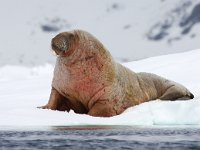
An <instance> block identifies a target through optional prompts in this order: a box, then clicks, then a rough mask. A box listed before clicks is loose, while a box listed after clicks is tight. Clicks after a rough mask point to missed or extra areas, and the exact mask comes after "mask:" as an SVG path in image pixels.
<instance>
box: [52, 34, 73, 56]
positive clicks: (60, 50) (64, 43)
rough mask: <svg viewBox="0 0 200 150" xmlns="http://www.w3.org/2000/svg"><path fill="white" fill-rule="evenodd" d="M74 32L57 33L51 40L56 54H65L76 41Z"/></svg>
mask: <svg viewBox="0 0 200 150" xmlns="http://www.w3.org/2000/svg"><path fill="white" fill-rule="evenodd" d="M74 39H75V37H74V34H73V33H70V32H62V33H60V34H58V35H56V36H55V37H54V38H53V39H52V41H51V47H52V50H53V51H54V52H55V53H56V55H60V56H65V55H66V54H67V53H68V52H69V51H70V47H71V45H72V44H73V42H74Z"/></svg>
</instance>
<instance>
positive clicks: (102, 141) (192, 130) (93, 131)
mask: <svg viewBox="0 0 200 150" xmlns="http://www.w3.org/2000/svg"><path fill="white" fill-rule="evenodd" d="M0 149H6V150H7V149H9V150H11V149H14V150H21V149H30V150H31V149H72V150H75V149H77V150H83V149H87V150H93V149H97V150H98V149H99V150H100V149H104V150H105V149H109V150H110V149H114V150H115V149H116V150H118V149H136V150H140V149H141V150H143V149H144V150H148V149H149V150H156V149H157V150H160V149H162V150H163V149H170V150H171V149H175V150H188V149H200V128H199V127H190V126H189V127H188V126H185V127H160V126H159V127H157V126H156V127H155V126H152V127H141V126H67V127H40V128H27V127H20V128H13V127H2V128H1V130H0Z"/></svg>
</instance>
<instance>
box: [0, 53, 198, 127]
mask: <svg viewBox="0 0 200 150" xmlns="http://www.w3.org/2000/svg"><path fill="white" fill-rule="evenodd" d="M199 58H200V50H193V51H189V52H184V53H179V54H171V55H164V56H158V57H152V58H148V59H144V60H140V61H135V62H130V63H126V64H124V65H125V66H127V67H128V68H130V69H132V70H133V71H135V72H141V71H143V72H151V73H156V74H158V75H161V76H163V77H165V78H168V79H171V80H174V81H176V82H179V83H181V84H183V85H184V86H186V87H187V88H188V89H189V90H190V91H191V92H192V93H193V94H194V95H195V98H194V99H193V100H189V101H174V102H172V101H160V100H155V101H151V102H146V103H143V104H140V105H137V106H134V107H131V108H129V109H128V110H126V111H125V112H124V113H123V114H121V115H119V116H114V117H111V118H100V117H92V116H88V115H81V114H76V113H74V112H73V111H70V112H69V113H68V112H59V111H52V110H44V109H38V108H37V106H41V105H44V104H46V103H47V102H48V98H49V94H50V89H51V80H52V76H53V68H54V67H53V66H52V65H49V64H46V65H44V66H39V67H32V68H27V67H21V66H4V67H1V68H0V103H1V105H0V126H71V125H200V117H199V116H200V69H199V65H200V59H199Z"/></svg>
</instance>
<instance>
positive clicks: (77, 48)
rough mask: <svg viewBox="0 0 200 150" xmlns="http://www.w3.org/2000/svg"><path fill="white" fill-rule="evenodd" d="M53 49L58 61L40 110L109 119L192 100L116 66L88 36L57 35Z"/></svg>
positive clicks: (168, 84)
mask: <svg viewBox="0 0 200 150" xmlns="http://www.w3.org/2000/svg"><path fill="white" fill-rule="evenodd" d="M52 48H53V50H54V51H55V52H56V54H57V55H58V57H57V62H56V66H55V70H54V77H53V81H52V91H51V95H50V99H49V102H48V104H47V105H45V106H42V108H45V109H53V110H60V111H69V110H70V109H72V110H74V111H75V112H76V113H84V114H89V115H92V116H101V117H110V116H115V115H118V114H121V113H122V112H123V111H124V110H125V109H127V108H128V107H131V106H134V105H138V104H140V103H143V102H147V101H150V100H155V99H161V100H176V99H191V98H193V97H194V96H193V95H192V94H191V93H190V92H189V91H188V90H187V89H186V88H185V87H183V86H182V85H180V84H178V83H176V82H173V81H170V80H167V79H164V78H162V77H160V76H157V75H154V74H149V73H135V72H133V71H131V70H129V69H128V68H126V67H124V66H122V65H121V64H118V63H116V62H115V61H114V60H113V58H112V56H111V54H110V53H109V51H108V50H106V48H105V47H104V46H103V45H102V44H101V42H99V41H98V40H97V39H96V38H95V37H94V36H92V35H91V34H89V33H88V32H85V31H81V30H74V31H71V32H63V33H60V34H58V35H57V36H56V37H55V38H53V39H52Z"/></svg>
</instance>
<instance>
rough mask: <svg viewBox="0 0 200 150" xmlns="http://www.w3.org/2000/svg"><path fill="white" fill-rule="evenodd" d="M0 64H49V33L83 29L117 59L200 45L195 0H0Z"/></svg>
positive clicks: (199, 3) (199, 0)
mask: <svg viewBox="0 0 200 150" xmlns="http://www.w3.org/2000/svg"><path fill="white" fill-rule="evenodd" d="M0 17H1V28H0V33H1V36H0V65H6V64H10V65H41V64H45V63H54V61H55V57H54V56H53V55H52V54H51V52H50V41H51V39H52V37H54V36H55V35H56V34H58V33H59V32H62V31H67V30H72V29H77V28H79V29H83V30H87V31H89V32H91V33H92V34H94V35H95V36H96V37H97V38H98V39H100V41H102V43H103V44H104V45H105V46H106V47H107V48H108V49H109V50H110V51H111V53H112V55H113V56H114V57H115V58H116V59H117V60H118V61H130V60H138V59H142V58H146V57H151V56H156V55H163V54H169V53H177V52H181V51H187V50H191V49H197V48H200V42H199V41H200V36H199V35H200V25H199V22H200V0H192V1H191V0H176V1H167V0H154V1H147V0H140V1H133V0H123V1H122V0H101V1H99V0H84V1H80V0H56V1H55V0H42V1H41V0H34V1H27V0H18V1H12V0H6V1H3V2H2V3H1V5H0Z"/></svg>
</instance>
